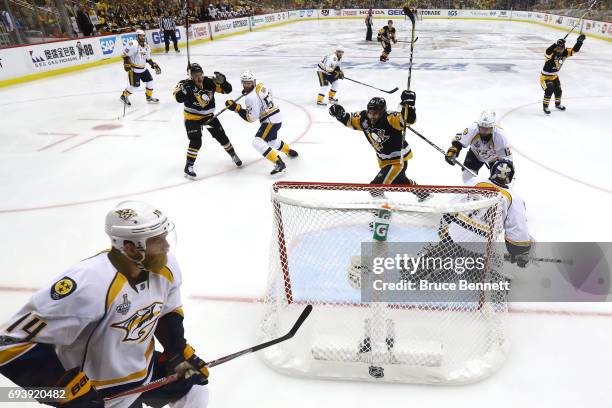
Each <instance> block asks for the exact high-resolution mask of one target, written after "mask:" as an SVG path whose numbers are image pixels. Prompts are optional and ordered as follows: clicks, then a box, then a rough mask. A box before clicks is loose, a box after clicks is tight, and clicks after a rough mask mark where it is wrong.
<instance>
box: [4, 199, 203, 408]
mask: <svg viewBox="0 0 612 408" xmlns="http://www.w3.org/2000/svg"><path fill="white" fill-rule="evenodd" d="M105 230H106V234H107V235H108V236H109V238H110V241H111V245H112V248H111V249H110V250H109V251H104V252H101V253H99V254H97V255H94V256H92V257H90V258H87V259H85V260H83V261H81V262H79V263H77V264H76V265H74V266H73V267H71V268H69V269H68V270H66V271H65V272H63V273H62V274H60V275H57V277H56V278H55V280H54V281H53V283H51V284H50V285H45V287H43V288H42V289H41V290H39V291H38V292H36V293H35V294H34V295H32V297H31V298H30V300H29V301H28V302H27V303H26V304H25V305H24V306H23V307H22V308H21V309H20V310H19V311H18V312H17V314H15V315H14V316H13V317H12V318H11V319H10V320H9V321H8V322H7V324H6V325H5V326H4V329H3V331H0V373H1V374H2V375H4V376H6V377H8V378H9V379H10V380H11V381H13V382H14V383H15V384H17V385H18V386H20V387H37V388H38V387H59V389H60V390H61V391H63V392H62V395H61V396H62V397H63V398H62V399H61V400H57V401H55V402H51V403H50V404H51V405H54V406H61V407H63V408H73V407H75V408H76V407H78V408H82V407H85V408H98V407H100V408H102V407H104V406H106V407H107V408H108V407H111V408H116V407H122V408H123V407H125V408H127V407H132V408H133V407H137V406H138V407H140V406H141V405H142V403H145V404H147V405H150V406H154V407H161V406H163V405H165V404H168V403H175V404H176V405H174V406H175V407H181V408H188V407H194V408H196V407H197V408H205V407H206V406H207V403H208V391H207V389H206V387H203V385H205V384H207V383H208V379H207V378H208V369H207V368H206V365H205V362H204V361H203V360H202V359H201V358H199V357H198V356H197V355H196V354H195V351H194V349H193V348H192V347H191V346H190V345H189V344H187V342H186V340H185V335H184V329H183V309H182V300H181V292H180V286H181V281H182V276H181V271H180V269H179V266H178V264H177V261H176V259H175V257H174V255H172V253H171V252H170V242H169V241H171V239H170V237H171V236H172V234H173V231H174V225H173V224H172V223H171V222H170V221H169V220H168V218H167V216H166V215H165V214H164V213H163V212H162V211H160V210H159V209H157V208H155V207H153V206H151V205H149V204H146V203H143V202H137V201H125V202H122V203H119V204H118V205H117V206H116V207H115V208H113V209H111V210H110V211H109V212H108V214H107V215H106V228H105ZM155 340H157V341H158V342H159V343H160V344H161V345H162V347H163V349H164V351H163V353H160V352H158V351H155ZM172 373H177V374H178V375H179V377H180V379H179V380H178V381H177V382H174V383H173V384H170V385H166V386H162V387H160V388H158V389H156V390H152V391H149V392H145V393H143V394H133V395H130V396H128V397H125V398H122V399H117V400H112V401H110V402H107V403H106V405H105V403H104V402H103V401H102V399H103V398H105V397H107V396H110V395H114V394H116V393H119V392H123V391H126V390H130V389H132V388H135V387H137V386H139V385H141V384H143V383H146V382H150V381H154V380H156V379H159V378H162V377H165V376H167V375H169V374H172Z"/></svg>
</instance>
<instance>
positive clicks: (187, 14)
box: [184, 0, 191, 75]
mask: <svg viewBox="0 0 612 408" xmlns="http://www.w3.org/2000/svg"><path fill="white" fill-rule="evenodd" d="M187 4H188V3H187V0H185V9H184V12H185V41H186V42H187V75H191V58H190V56H189V12H188V10H187Z"/></svg>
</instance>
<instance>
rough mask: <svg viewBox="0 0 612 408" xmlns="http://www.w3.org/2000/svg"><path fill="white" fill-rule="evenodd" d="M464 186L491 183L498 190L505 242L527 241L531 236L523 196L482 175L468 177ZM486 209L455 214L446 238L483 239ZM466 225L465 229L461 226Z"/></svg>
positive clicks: (525, 243)
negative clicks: (500, 199)
mask: <svg viewBox="0 0 612 408" xmlns="http://www.w3.org/2000/svg"><path fill="white" fill-rule="evenodd" d="M465 184H466V185H467V186H475V187H491V188H495V189H496V190H497V191H499V192H500V193H501V194H502V203H501V205H502V220H503V227H504V238H505V240H506V242H508V243H510V244H513V245H517V246H529V245H531V236H530V235H529V229H528V228H527V210H526V208H525V202H524V201H523V199H522V198H521V197H520V196H519V195H518V194H516V193H515V192H513V191H512V189H510V188H504V187H501V186H499V185H497V184H495V183H493V182H492V181H491V180H489V179H486V178H484V177H471V178H469V179H467V181H466V182H465ZM486 217H487V214H486V211H483V210H478V211H475V212H473V213H472V214H470V215H469V216H466V215H464V214H459V215H458V216H457V220H458V221H459V222H451V223H450V225H449V229H448V232H449V235H450V238H451V239H452V240H453V241H455V242H484V241H486V238H485V236H486V235H485V234H486V233H488V232H489V231H488V228H489V227H488V222H487V221H486ZM466 225H469V229H466V228H465V227H464V226H466Z"/></svg>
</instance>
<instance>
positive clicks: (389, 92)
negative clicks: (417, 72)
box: [344, 77, 399, 94]
mask: <svg viewBox="0 0 612 408" xmlns="http://www.w3.org/2000/svg"><path fill="white" fill-rule="evenodd" d="M344 79H348V80H349V81H353V82H355V83H358V84H360V85H363V86H367V87H369V88H374V89H376V90H379V91H381V92H384V93H388V94H392V93H394V92H397V91H398V90H399V88H398V87H395V88H393V89H391V90H390V91H385V90H384V89H380V88H377V87H375V86H372V85H368V84H364V83H363V82H359V81H357V80H355V79H353V78H349V77H344Z"/></svg>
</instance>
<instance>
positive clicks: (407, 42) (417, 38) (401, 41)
mask: <svg viewBox="0 0 612 408" xmlns="http://www.w3.org/2000/svg"><path fill="white" fill-rule="evenodd" d="M418 40H419V37H416V38H415V39H414V43H416V42H417V41H418ZM397 42H398V43H406V44H412V41H404V40H397Z"/></svg>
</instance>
